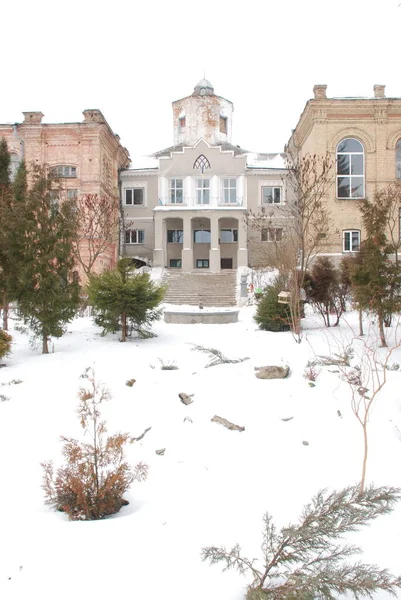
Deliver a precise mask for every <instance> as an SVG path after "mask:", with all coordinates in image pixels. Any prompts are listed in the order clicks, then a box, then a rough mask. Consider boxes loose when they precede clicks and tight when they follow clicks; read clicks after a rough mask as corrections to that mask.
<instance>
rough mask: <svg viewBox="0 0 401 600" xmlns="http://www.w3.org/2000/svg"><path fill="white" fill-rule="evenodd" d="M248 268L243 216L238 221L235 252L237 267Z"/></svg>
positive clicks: (245, 229)
mask: <svg viewBox="0 0 401 600" xmlns="http://www.w3.org/2000/svg"><path fill="white" fill-rule="evenodd" d="M247 266H248V240H247V226H246V222H245V219H244V218H243V215H241V216H240V217H239V219H238V251H237V267H247Z"/></svg>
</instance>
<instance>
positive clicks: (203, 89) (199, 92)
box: [193, 79, 214, 96]
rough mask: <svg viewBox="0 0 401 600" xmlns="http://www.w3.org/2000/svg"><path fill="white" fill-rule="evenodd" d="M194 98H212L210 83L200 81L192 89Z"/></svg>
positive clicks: (212, 92) (203, 80)
mask: <svg viewBox="0 0 401 600" xmlns="http://www.w3.org/2000/svg"><path fill="white" fill-rule="evenodd" d="M193 95H194V96H213V95H214V89H213V86H212V84H211V83H210V81H208V80H207V79H201V80H200V81H198V83H197V84H196V86H195V87H194V93H193Z"/></svg>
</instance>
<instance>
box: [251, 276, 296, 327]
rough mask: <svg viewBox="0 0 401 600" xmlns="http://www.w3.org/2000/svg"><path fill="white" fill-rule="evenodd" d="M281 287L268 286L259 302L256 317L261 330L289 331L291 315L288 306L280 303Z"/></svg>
mask: <svg viewBox="0 0 401 600" xmlns="http://www.w3.org/2000/svg"><path fill="white" fill-rule="evenodd" d="M279 287H280V286H277V285H271V286H268V287H267V288H266V289H265V291H264V292H263V295H262V297H261V299H260V300H259V302H258V305H257V309H256V315H255V317H254V319H255V321H256V323H257V324H258V325H259V329H263V330H265V331H289V330H290V320H289V317H290V314H289V307H288V305H287V304H280V303H279V302H278V299H277V297H278V294H279V292H280V291H281V289H279Z"/></svg>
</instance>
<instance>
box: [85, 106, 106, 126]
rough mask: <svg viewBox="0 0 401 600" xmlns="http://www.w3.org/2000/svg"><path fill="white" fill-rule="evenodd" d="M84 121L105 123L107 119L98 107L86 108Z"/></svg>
mask: <svg viewBox="0 0 401 600" xmlns="http://www.w3.org/2000/svg"><path fill="white" fill-rule="evenodd" d="M82 114H83V115H84V123H105V122H106V119H105V118H104V116H103V115H102V113H101V111H100V110H99V109H98V108H91V109H88V110H84V111H83V113H82Z"/></svg>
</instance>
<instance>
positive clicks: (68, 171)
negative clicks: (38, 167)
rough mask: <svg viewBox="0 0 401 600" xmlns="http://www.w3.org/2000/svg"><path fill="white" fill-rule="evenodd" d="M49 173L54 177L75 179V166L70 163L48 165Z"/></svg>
mask: <svg viewBox="0 0 401 600" xmlns="http://www.w3.org/2000/svg"><path fill="white" fill-rule="evenodd" d="M60 169H62V171H61V170H60ZM50 174H51V176H52V177H54V178H55V179H75V178H76V177H77V167H74V166H72V165H54V166H51V167H50Z"/></svg>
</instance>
